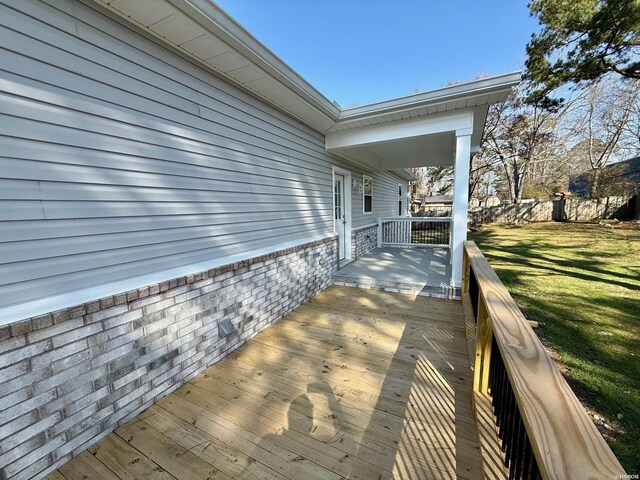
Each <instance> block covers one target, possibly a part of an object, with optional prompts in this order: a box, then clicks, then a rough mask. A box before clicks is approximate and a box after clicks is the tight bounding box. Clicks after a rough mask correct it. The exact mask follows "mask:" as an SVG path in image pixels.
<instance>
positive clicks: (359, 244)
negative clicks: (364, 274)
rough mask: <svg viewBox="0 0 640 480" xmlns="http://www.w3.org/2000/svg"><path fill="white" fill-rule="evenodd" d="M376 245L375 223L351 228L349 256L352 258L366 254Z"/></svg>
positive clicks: (376, 229)
mask: <svg viewBox="0 0 640 480" xmlns="http://www.w3.org/2000/svg"><path fill="white" fill-rule="evenodd" d="M377 246H378V226H377V225H369V226H366V227H361V228H357V229H354V230H351V256H352V258H353V259H354V260H355V259H356V258H359V257H361V256H363V255H366V254H367V253H369V252H370V251H371V250H373V249H374V248H376V247H377Z"/></svg>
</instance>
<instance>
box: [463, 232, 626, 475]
mask: <svg viewBox="0 0 640 480" xmlns="http://www.w3.org/2000/svg"><path fill="white" fill-rule="evenodd" d="M463 269H464V271H463V287H462V288H463V292H469V291H470V282H471V281H472V277H473V281H474V282H476V285H477V289H475V291H477V296H478V298H477V299H471V301H472V302H474V301H477V303H476V304H475V306H474V311H475V312H476V320H477V327H476V362H475V370H474V388H475V389H476V390H478V391H481V392H483V393H487V391H488V390H489V387H488V385H489V383H488V377H489V373H490V368H494V369H495V368H496V367H495V363H494V364H492V363H491V355H492V354H494V355H495V354H496V353H499V355H500V357H501V359H502V362H501V364H502V363H503V364H504V369H505V370H506V375H507V377H508V379H509V383H510V389H511V390H512V392H513V396H515V401H516V403H517V409H518V410H519V415H520V416H521V418H522V423H523V424H524V427H525V430H526V436H527V437H528V441H529V442H530V445H531V450H532V451H533V454H534V455H535V459H536V461H537V467H538V469H539V472H540V475H541V476H542V478H543V479H545V480H561V479H567V480H574V479H591V478H608V479H613V478H616V475H624V473H625V472H624V469H623V468H622V466H621V465H620V462H619V461H618V459H617V458H616V457H615V455H614V454H613V452H612V451H611V449H610V448H609V446H608V445H607V443H606V442H605V440H604V439H603V438H602V435H600V432H598V430H597V428H596V427H595V425H594V424H593V422H592V421H591V419H590V418H589V416H588V415H587V413H586V412H585V410H584V408H583V407H582V405H581V404H580V401H579V400H578V398H577V397H576V395H575V394H574V392H573V390H571V388H570V387H569V385H568V384H567V382H566V380H565V379H564V377H563V376H562V375H561V373H560V371H559V370H558V368H557V367H556V366H555V364H554V363H553V361H552V360H551V358H550V357H549V355H548V354H547V352H546V351H545V349H544V347H543V346H542V343H541V342H540V340H539V339H538V337H537V336H536V334H535V333H534V331H533V329H532V328H531V326H530V325H529V323H528V322H527V320H526V318H525V317H524V315H523V314H522V312H521V311H520V309H519V308H518V305H517V304H516V303H515V301H514V300H513V298H512V297H511V295H510V294H509V292H508V291H507V289H506V287H505V286H504V285H503V284H502V282H501V281H500V279H499V278H498V275H497V274H496V272H495V271H494V270H493V268H491V265H490V264H489V262H488V261H487V259H486V258H485V257H484V255H483V254H482V252H481V251H480V249H479V248H478V247H477V245H476V244H475V243H474V242H472V241H466V242H464V262H463ZM463 297H464V296H463ZM467 298H469V297H467ZM492 345H494V347H493V348H495V345H497V348H498V350H499V352H491V349H492ZM491 365H494V366H493V367H490V366H491Z"/></svg>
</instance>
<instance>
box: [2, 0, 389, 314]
mask: <svg viewBox="0 0 640 480" xmlns="http://www.w3.org/2000/svg"><path fill="white" fill-rule="evenodd" d="M71 14H73V16H71ZM0 43H1V44H2V45H3V46H4V49H0V65H2V70H0V145H1V148H0V308H1V307H4V306H7V305H13V304H20V303H24V302H29V301H32V300H36V299H43V298H48V297H51V296H55V295H61V294H65V293H66V292H72V291H77V290H81V289H87V288H90V287H95V286H96V285H106V287H105V288H106V289H105V291H104V294H105V295H106V294H112V293H117V291H113V292H111V291H109V285H114V287H113V288H114V289H117V288H120V287H116V285H121V284H118V283H117V282H121V281H123V280H125V279H131V278H140V279H141V280H140V281H141V282H143V280H142V279H143V278H149V277H148V275H149V274H152V273H157V272H167V273H166V277H167V279H169V278H172V273H170V272H174V271H175V269H177V268H179V267H185V266H189V265H196V264H198V265H202V264H207V262H212V261H214V260H215V259H227V258H231V259H235V258H240V257H242V256H245V257H247V256H250V255H251V254H253V253H255V252H258V251H260V252H262V251H265V250H269V249H271V250H275V249H276V248H279V247H280V246H282V245H284V244H291V243H294V242H297V243H302V242H304V241H308V240H310V239H313V238H320V237H322V236H325V235H328V234H330V233H331V232H332V231H333V225H332V212H331V205H332V191H331V182H332V180H331V165H332V164H333V165H341V166H344V167H347V166H346V165H345V164H344V162H342V161H341V160H340V159H338V158H337V157H334V156H332V155H329V154H327V152H326V151H325V149H324V136H323V135H322V134H320V133H318V132H315V131H313V130H312V129H310V128H308V127H306V126H305V125H303V124H302V123H300V122H298V121H297V120H295V119H293V118H291V117H289V116H287V115H285V114H283V113H281V112H279V111H278V110H276V109H274V108H271V107H270V106H268V105H266V104H265V103H263V102H261V101H260V100H258V99H256V98H254V97H252V96H250V95H248V94H246V93H244V92H242V91H241V90H239V89H237V88H236V87H234V86H232V85H230V84H229V83H227V82H225V81H223V80H221V79H220V78H218V77H216V76H215V75H213V74H211V73H209V72H207V71H205V70H203V69H201V68H200V67H198V66H196V65H194V64H193V63H191V62H189V61H187V60H186V59H184V58H182V57H181V56H179V55H177V54H175V53H173V52H172V51H170V50H169V49H167V48H164V47H163V46H161V45H159V44H157V43H155V42H153V41H151V40H149V39H147V38H145V37H144V36H143V35H141V34H139V33H138V32H137V31H135V29H132V28H128V27H126V26H123V25H121V24H120V23H118V22H116V21H114V20H113V19H111V18H109V17H107V16H105V15H103V14H101V13H99V12H98V11H96V10H94V9H92V8H90V7H88V6H87V5H84V4H82V3H80V2H72V1H71V0H57V1H53V0H52V1H50V2H11V7H9V6H7V5H6V4H4V3H3V2H2V1H0ZM347 168H348V167H347ZM360 173H361V172H360ZM378 175H380V180H378ZM387 177H389V180H388V182H387V180H385V179H386V178H387ZM391 177H392V176H391V175H390V174H387V173H380V174H374V182H375V183H376V185H379V186H377V187H376V197H377V198H374V215H377V214H378V210H380V212H386V206H385V204H384V201H383V199H384V198H385V197H384V191H385V188H386V187H385V185H386V183H389V182H391ZM393 183H395V184H397V179H396V180H394V181H393ZM347 187H349V188H350V186H347ZM378 192H379V193H378ZM391 198H392V199H393V198H395V195H394V196H392V197H391ZM389 201H390V202H391V200H390V199H389ZM376 202H377V203H376ZM354 204H357V205H361V204H362V203H361V199H359V201H358V203H354ZM383 214H385V215H386V214H387V213H383ZM361 216H362V215H361V209H360V215H359V217H361ZM367 220H368V221H369V222H370V221H371V218H369V219H367ZM359 221H360V219H359V218H354V225H353V226H354V227H356V226H358V225H359V224H362V223H363V222H360V223H358V222H359ZM145 275H146V277H145ZM176 276H177V275H176ZM143 284H144V283H141V285H140V286H142V285H143ZM130 287H131V288H133V285H130Z"/></svg>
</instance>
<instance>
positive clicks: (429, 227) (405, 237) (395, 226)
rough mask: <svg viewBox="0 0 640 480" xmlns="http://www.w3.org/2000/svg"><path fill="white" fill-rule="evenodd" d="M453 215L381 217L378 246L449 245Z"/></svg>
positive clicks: (379, 219) (379, 220)
mask: <svg viewBox="0 0 640 480" xmlns="http://www.w3.org/2000/svg"><path fill="white" fill-rule="evenodd" d="M450 240H451V217H380V218H378V247H447V248H448V247H449V242H450Z"/></svg>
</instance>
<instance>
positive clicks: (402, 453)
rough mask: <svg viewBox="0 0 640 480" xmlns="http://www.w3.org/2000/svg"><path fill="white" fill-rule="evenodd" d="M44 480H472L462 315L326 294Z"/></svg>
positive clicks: (400, 301)
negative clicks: (136, 479) (92, 479)
mask: <svg viewBox="0 0 640 480" xmlns="http://www.w3.org/2000/svg"><path fill="white" fill-rule="evenodd" d="M49 478H51V479H56V480H61V479H67V480H72V479H75V478H109V479H111V478H157V479H174V478H175V479H178V480H183V479H184V480H191V479H194V478H203V479H205V478H210V479H227V478H233V479H243V480H244V479H278V480H287V479H289V480H297V479H302V478H304V479H305V480H312V479H318V480H320V479H322V480H324V479H336V480H338V479H344V478H349V479H354V480H355V479H362V480H369V479H374V480H383V479H449V478H462V479H469V480H476V479H480V478H482V462H481V456H480V447H479V444H478V430H477V425H476V422H475V420H474V415H473V410H472V408H471V378H470V370H469V357H468V354H467V346H466V337H465V322H464V315H463V311H462V305H461V304H460V302H455V301H450V300H441V299H433V298H425V297H415V296H410V295H398V294H393V293H384V292H379V291H375V290H361V289H354V288H348V287H338V286H333V287H330V288H329V289H327V290H326V291H324V292H323V293H321V294H320V295H318V296H317V297H316V298H314V299H313V300H311V301H310V302H308V303H307V304H305V305H303V306H302V307H300V308H298V309H297V310H295V311H294V312H292V313H291V314H289V315H287V316H286V317H285V318H283V319H282V320H281V321H280V322H278V323H277V324H275V325H274V326H272V327H270V328H268V329H267V330H265V331H264V332H262V333H260V334H259V335H258V336H256V337H255V338H254V339H253V340H251V341H249V342H247V343H246V344H245V345H243V346H242V347H240V348H239V349H238V350H236V351H235V352H233V353H231V354H230V355H229V356H228V357H227V358H226V359H224V360H222V361H221V362H219V363H217V364H216V365H214V366H212V367H210V368H209V369H207V370H206V371H205V372H203V373H202V374H200V375H199V376H197V377H196V378H194V379H193V380H191V381H190V382H189V383H188V384H186V385H184V386H183V387H181V388H179V389H178V390H176V391H175V392H174V393H173V394H171V395H169V396H167V397H165V398H163V399H162V400H160V401H159V402H158V403H157V404H156V405H154V406H152V407H151V408H149V409H148V410H146V411H145V412H143V413H142V414H140V415H139V416H138V417H137V418H136V419H134V420H132V421H131V422H129V423H127V424H125V425H123V426H122V427H120V428H119V429H117V430H116V431H115V432H113V433H112V434H110V435H108V436H107V437H105V438H104V439H103V440H101V441H100V442H98V443H97V444H96V445H94V446H92V447H91V448H89V449H88V450H87V451H85V452H83V453H82V454H81V455H79V456H78V457H76V458H74V459H72V460H71V461H70V462H68V463H67V464H66V465H64V466H63V467H61V468H59V469H58V471H56V472H55V473H54V474H51V475H50V476H49Z"/></svg>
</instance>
